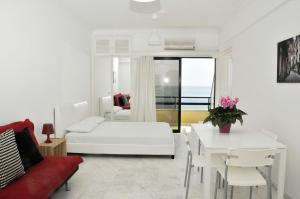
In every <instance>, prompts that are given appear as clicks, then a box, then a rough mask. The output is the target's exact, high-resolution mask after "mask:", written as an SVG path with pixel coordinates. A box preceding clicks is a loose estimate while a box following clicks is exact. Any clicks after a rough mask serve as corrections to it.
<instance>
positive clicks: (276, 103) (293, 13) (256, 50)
mask: <svg viewBox="0 0 300 199" xmlns="http://www.w3.org/2000/svg"><path fill="white" fill-rule="evenodd" d="M299 9H300V1H289V2H288V3H286V4H284V5H283V6H282V7H281V8H278V9H277V10H276V11H273V12H272V13H270V14H268V15H267V16H266V17H265V18H263V19H261V20H260V21H259V22H257V23H256V24H254V25H252V26H251V27H249V28H248V29H246V30H244V31H242V32H241V33H240V34H238V36H237V37H235V38H234V39H233V40H232V44H233V45H232V49H233V52H232V57H233V88H232V91H233V95H235V96H238V97H240V99H241V102H240V106H241V108H242V109H243V110H245V111H246V112H247V113H248V114H249V115H248V116H247V117H245V125H246V126H253V127H258V128H260V127H265V128H268V129H271V130H273V131H274V132H276V133H278V135H279V140H280V141H281V142H283V143H285V144H286V145H287V146H288V159H287V163H288V164H287V180H286V192H287V193H288V195H290V196H291V197H292V198H293V199H297V198H300V191H299V184H300V169H299V168H300V155H299V151H300V145H299V140H300V134H299V133H300V132H299V112H300V108H299V106H298V104H299V102H300V94H299V93H300V84H282V83H281V84H278V83H276V72H277V43H278V42H280V41H282V40H285V39H288V38H290V37H293V36H296V35H298V34H300V26H299V19H300V12H299Z"/></svg>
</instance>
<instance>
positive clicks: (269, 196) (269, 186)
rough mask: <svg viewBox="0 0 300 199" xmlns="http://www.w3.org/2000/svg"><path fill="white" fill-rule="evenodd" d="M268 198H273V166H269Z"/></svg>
mask: <svg viewBox="0 0 300 199" xmlns="http://www.w3.org/2000/svg"><path fill="white" fill-rule="evenodd" d="M267 185H268V199H272V167H268V180H267Z"/></svg>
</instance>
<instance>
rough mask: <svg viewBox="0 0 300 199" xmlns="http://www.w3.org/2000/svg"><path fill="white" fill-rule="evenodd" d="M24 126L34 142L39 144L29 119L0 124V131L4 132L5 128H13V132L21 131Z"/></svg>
mask: <svg viewBox="0 0 300 199" xmlns="http://www.w3.org/2000/svg"><path fill="white" fill-rule="evenodd" d="M25 128H28V130H29V133H30V135H31V137H32V140H33V141H34V143H35V144H36V145H37V146H39V144H38V142H37V140H36V138H35V135H34V124H33V123H32V122H31V121H30V120H29V119H26V120H25V121H23V122H22V121H20V122H14V123H11V124H7V125H4V126H0V133H3V132H5V131H6V130H7V129H13V130H14V132H15V133H22V132H23V130H24V129H25Z"/></svg>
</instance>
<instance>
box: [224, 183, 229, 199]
mask: <svg viewBox="0 0 300 199" xmlns="http://www.w3.org/2000/svg"><path fill="white" fill-rule="evenodd" d="M227 189H228V184H227V182H224V199H227Z"/></svg>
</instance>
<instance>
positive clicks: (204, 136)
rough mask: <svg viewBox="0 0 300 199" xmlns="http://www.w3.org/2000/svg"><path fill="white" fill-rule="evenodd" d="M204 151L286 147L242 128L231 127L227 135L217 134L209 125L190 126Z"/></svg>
mask: <svg viewBox="0 0 300 199" xmlns="http://www.w3.org/2000/svg"><path fill="white" fill-rule="evenodd" d="M191 126H192V130H194V131H195V132H196V133H197V134H198V136H199V138H200V140H201V143H202V144H203V146H204V147H205V148H206V149H217V150H218V149H237V148H239V149H243V148H245V149H263V148H274V149H286V146H285V145H284V144H282V143H280V142H278V141H276V140H274V139H272V138H270V137H269V136H267V135H265V134H263V133H261V132H259V131H258V130H251V129H247V128H244V127H237V126H234V125H233V126H232V127H231V131H230V133H229V134H226V133H219V129H218V127H213V126H212V125H211V124H200V123H199V124H192V125H191Z"/></svg>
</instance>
